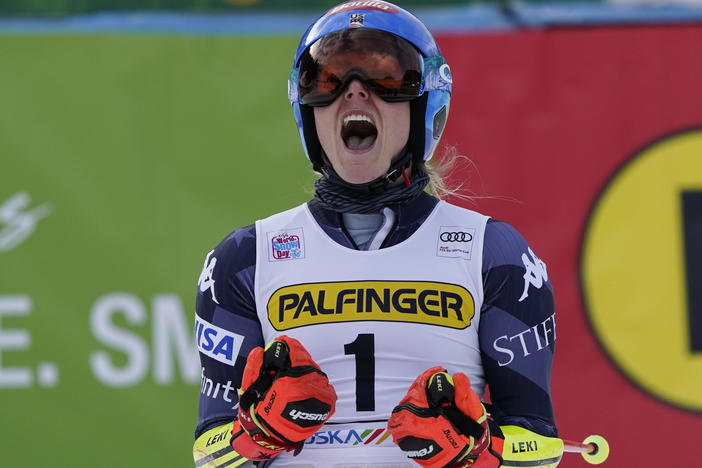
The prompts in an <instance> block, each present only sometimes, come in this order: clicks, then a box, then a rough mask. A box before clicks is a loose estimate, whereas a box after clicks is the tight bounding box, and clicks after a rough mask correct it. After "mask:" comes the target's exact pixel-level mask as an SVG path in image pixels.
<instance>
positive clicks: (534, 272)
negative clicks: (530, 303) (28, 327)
mask: <svg viewBox="0 0 702 468" xmlns="http://www.w3.org/2000/svg"><path fill="white" fill-rule="evenodd" d="M527 250H528V251H529V255H531V259H530V258H529V257H527V254H525V253H523V254H522V262H524V268H526V271H525V272H524V292H522V297H520V298H519V302H522V301H523V300H524V299H526V298H527V297H529V285H532V286H534V287H535V288H536V289H541V286H543V285H544V281H548V273H547V272H546V264H545V263H544V262H542V261H541V260H540V259H539V257H537V256H536V254H535V253H534V251H533V250H531V247H527Z"/></svg>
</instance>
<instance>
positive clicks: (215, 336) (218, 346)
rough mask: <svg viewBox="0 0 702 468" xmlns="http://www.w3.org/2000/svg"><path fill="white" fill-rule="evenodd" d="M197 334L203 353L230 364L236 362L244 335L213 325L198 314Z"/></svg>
mask: <svg viewBox="0 0 702 468" xmlns="http://www.w3.org/2000/svg"><path fill="white" fill-rule="evenodd" d="M195 336H196V340H197V348H198V349H199V350H200V352H201V353H202V354H205V355H206V356H209V357H211V358H212V359H216V360H217V361H219V362H223V363H224V364H227V365H230V366H233V365H234V364H235V363H236V358H237V356H238V355H239V349H241V344H242V342H243V341H244V337H243V336H242V335H238V334H236V333H232V332H230V331H228V330H225V329H223V328H219V327H218V326H216V325H212V324H211V323H210V322H208V321H207V320H204V319H202V318H201V317H198V316H195Z"/></svg>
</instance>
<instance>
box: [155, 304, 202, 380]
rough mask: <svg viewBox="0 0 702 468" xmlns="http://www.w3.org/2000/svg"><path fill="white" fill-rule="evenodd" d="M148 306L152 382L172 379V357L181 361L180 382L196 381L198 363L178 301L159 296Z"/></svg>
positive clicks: (173, 378) (191, 336)
mask: <svg viewBox="0 0 702 468" xmlns="http://www.w3.org/2000/svg"><path fill="white" fill-rule="evenodd" d="M151 304H152V306H151V308H152V326H151V333H152V336H153V346H154V380H155V381H156V383H159V384H164V385H167V384H169V383H171V382H173V381H174V380H175V376H174V367H175V366H174V362H173V355H174V354H175V356H176V357H177V359H178V361H179V362H180V376H181V378H182V379H183V381H184V382H197V378H198V369H200V360H199V359H198V355H197V352H195V341H194V339H193V334H192V332H191V331H190V330H189V327H188V326H187V320H186V319H185V311H184V310H183V306H182V303H181V302H180V298H179V297H178V296H176V295H174V294H159V295H157V296H155V297H154V299H153V301H152V303H151Z"/></svg>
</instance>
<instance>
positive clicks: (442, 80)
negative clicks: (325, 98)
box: [288, 0, 452, 171]
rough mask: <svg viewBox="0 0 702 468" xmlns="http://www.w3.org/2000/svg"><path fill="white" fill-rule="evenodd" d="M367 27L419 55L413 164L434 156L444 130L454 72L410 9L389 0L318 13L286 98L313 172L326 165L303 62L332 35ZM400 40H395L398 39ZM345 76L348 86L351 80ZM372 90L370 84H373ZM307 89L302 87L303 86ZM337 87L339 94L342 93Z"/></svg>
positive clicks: (304, 40)
mask: <svg viewBox="0 0 702 468" xmlns="http://www.w3.org/2000/svg"><path fill="white" fill-rule="evenodd" d="M360 28H367V29H373V30H378V31H384V32H385V33H390V34H392V35H394V36H397V37H399V38H401V41H400V42H404V41H406V42H407V43H409V44H411V46H412V48H413V49H416V50H417V51H418V52H419V53H420V54H421V57H420V60H419V62H420V67H421V70H420V73H421V80H420V81H419V82H418V83H417V90H416V97H413V98H412V97H409V96H405V98H404V99H391V98H386V97H383V96H382V95H381V98H383V99H386V100H388V101H390V100H410V99H411V100H410V136H409V141H408V148H407V149H408V151H409V152H410V153H411V154H412V160H413V161H414V162H415V163H418V162H422V161H427V160H429V159H430V158H431V157H432V154H433V153H434V150H435V149H436V146H437V144H438V142H439V139H440V137H441V134H442V132H443V130H444V126H445V123H446V118H447V117H448V110H449V101H450V99H451V83H452V80H451V71H450V69H449V66H448V64H447V63H446V60H445V59H444V57H443V56H442V55H441V51H440V50H439V46H438V45H437V43H436V40H435V39H434V37H433V36H432V34H431V33H430V32H429V30H428V29H427V28H426V26H424V24H423V23H422V22H421V21H420V20H419V19H418V18H416V17H415V16H414V15H412V14H411V13H409V12H408V11H406V10H404V9H402V8H400V7H398V6H397V5H394V4H392V3H389V2H385V1H379V0H378V1H348V2H345V3H341V4H339V5H337V6H335V7H333V8H331V9H330V10H328V11H327V12H326V13H324V14H323V15H322V16H320V17H319V18H318V19H317V20H316V21H315V22H314V23H312V25H311V26H310V27H309V28H308V29H307V31H306V32H305V34H304V35H303V36H302V39H301V40H300V43H299V45H298V47H297V52H296V53H295V61H294V62H293V68H292V70H291V72H290V78H289V80H288V97H289V99H290V102H291V104H292V107H293V111H294V114H295V121H296V123H297V127H298V131H299V133H300V138H301V140H302V146H303V147H304V149H305V154H306V155H307V158H308V159H309V160H310V161H311V162H312V164H313V166H314V168H315V170H317V171H321V168H322V167H323V166H324V161H323V158H322V150H321V146H320V143H319V139H318V137H317V131H316V128H315V123H314V111H313V109H312V106H311V105H310V104H306V103H304V102H303V100H304V99H303V93H301V86H300V84H301V83H300V78H301V76H300V65H301V62H303V58H304V57H305V54H309V50H310V48H311V47H312V45H313V44H314V43H315V42H317V41H319V40H320V39H322V38H324V37H325V36H329V35H331V34H334V33H338V32H340V31H344V30H352V29H360ZM396 42H397V41H396ZM348 81H349V80H346V81H345V83H344V86H345V85H347V84H348ZM371 89H372V88H371ZM303 91H304V90H303ZM338 93H339V90H337V93H336V95H338Z"/></svg>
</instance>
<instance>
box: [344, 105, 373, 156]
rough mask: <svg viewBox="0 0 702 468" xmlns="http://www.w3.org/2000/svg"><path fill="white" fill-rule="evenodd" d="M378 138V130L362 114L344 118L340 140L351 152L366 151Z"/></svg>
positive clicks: (368, 118) (369, 119)
mask: <svg viewBox="0 0 702 468" xmlns="http://www.w3.org/2000/svg"><path fill="white" fill-rule="evenodd" d="M377 137H378V129H377V128H376V127H375V124H374V123H373V121H372V120H371V118H370V117H368V116H367V115H364V114H350V115H347V116H346V117H344V122H343V125H342V126H341V138H342V139H343V140H344V145H346V148H348V149H349V150H350V151H352V152H365V151H368V150H369V149H370V148H371V147H373V144H374V143H375V140H376V138H377Z"/></svg>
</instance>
